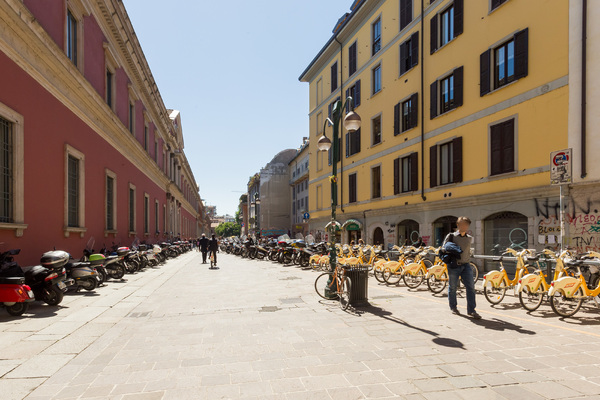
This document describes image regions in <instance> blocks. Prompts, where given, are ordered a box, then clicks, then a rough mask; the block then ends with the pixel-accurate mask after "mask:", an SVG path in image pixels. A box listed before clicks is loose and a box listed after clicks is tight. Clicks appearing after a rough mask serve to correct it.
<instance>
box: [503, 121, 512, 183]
mask: <svg viewBox="0 0 600 400" xmlns="http://www.w3.org/2000/svg"><path fill="white" fill-rule="evenodd" d="M502 125H503V128H504V129H503V134H502V172H512V171H514V170H515V135H514V132H515V120H514V119H511V120H510V121H506V122H505V123H504V124H502Z"/></svg>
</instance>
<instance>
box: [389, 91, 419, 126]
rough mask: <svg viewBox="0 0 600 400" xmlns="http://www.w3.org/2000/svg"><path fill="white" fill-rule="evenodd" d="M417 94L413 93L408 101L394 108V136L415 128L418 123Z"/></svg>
mask: <svg viewBox="0 0 600 400" xmlns="http://www.w3.org/2000/svg"><path fill="white" fill-rule="evenodd" d="M418 109H419V94H418V93H413V94H412V95H411V96H410V98H409V99H408V100H405V101H403V102H400V103H398V104H396V105H395V106H394V135H399V134H401V133H402V132H406V131H407V130H409V129H412V128H415V127H416V126H417V125H418V123H419V115H418Z"/></svg>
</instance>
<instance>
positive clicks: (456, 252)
mask: <svg viewBox="0 0 600 400" xmlns="http://www.w3.org/2000/svg"><path fill="white" fill-rule="evenodd" d="M461 254H462V249H461V248H460V246H459V245H457V244H456V243H454V234H452V233H449V234H448V236H446V240H445V241H444V244H443V245H442V248H441V249H440V259H441V260H442V261H443V262H444V264H446V265H447V266H448V268H456V267H458V264H457V263H456V260H458V259H459V258H460V255H461Z"/></svg>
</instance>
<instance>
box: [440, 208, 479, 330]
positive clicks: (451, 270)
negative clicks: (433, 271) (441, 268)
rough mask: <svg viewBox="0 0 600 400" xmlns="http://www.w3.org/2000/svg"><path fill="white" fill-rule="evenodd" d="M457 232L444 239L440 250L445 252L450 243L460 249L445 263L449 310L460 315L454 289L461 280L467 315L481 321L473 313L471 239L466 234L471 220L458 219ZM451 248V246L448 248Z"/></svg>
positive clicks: (477, 315)
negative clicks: (465, 297)
mask: <svg viewBox="0 0 600 400" xmlns="http://www.w3.org/2000/svg"><path fill="white" fill-rule="evenodd" d="M456 226H457V228H458V229H457V231H456V232H451V233H449V234H448V235H447V236H446V238H445V239H444V243H443V245H442V249H444V250H446V248H447V246H446V245H447V244H448V243H450V242H452V243H454V244H456V245H457V246H458V247H459V248H460V253H459V254H458V255H456V256H455V257H451V258H450V261H449V262H447V263H446V265H447V266H448V278H449V279H448V280H449V282H448V284H449V285H448V302H449V304H450V310H452V313H453V314H455V315H460V311H459V310H458V308H457V307H458V304H457V301H456V289H457V288H458V280H459V279H460V280H462V283H463V285H465V289H466V291H467V315H468V316H470V317H472V318H473V319H481V316H480V315H479V314H478V313H477V311H475V307H476V302H475V283H474V282H473V270H471V265H470V264H469V262H470V261H471V243H472V241H473V237H472V236H471V235H469V234H468V231H469V227H470V226H471V220H470V219H469V217H459V218H458V220H457V222H456ZM448 247H453V246H448Z"/></svg>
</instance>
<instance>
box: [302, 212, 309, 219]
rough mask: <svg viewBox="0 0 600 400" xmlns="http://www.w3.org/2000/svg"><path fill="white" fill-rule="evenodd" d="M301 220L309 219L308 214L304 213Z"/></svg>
mask: <svg viewBox="0 0 600 400" xmlns="http://www.w3.org/2000/svg"><path fill="white" fill-rule="evenodd" d="M302 218H304V219H310V214H309V213H307V212H306V213H304V215H303V216H302Z"/></svg>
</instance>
